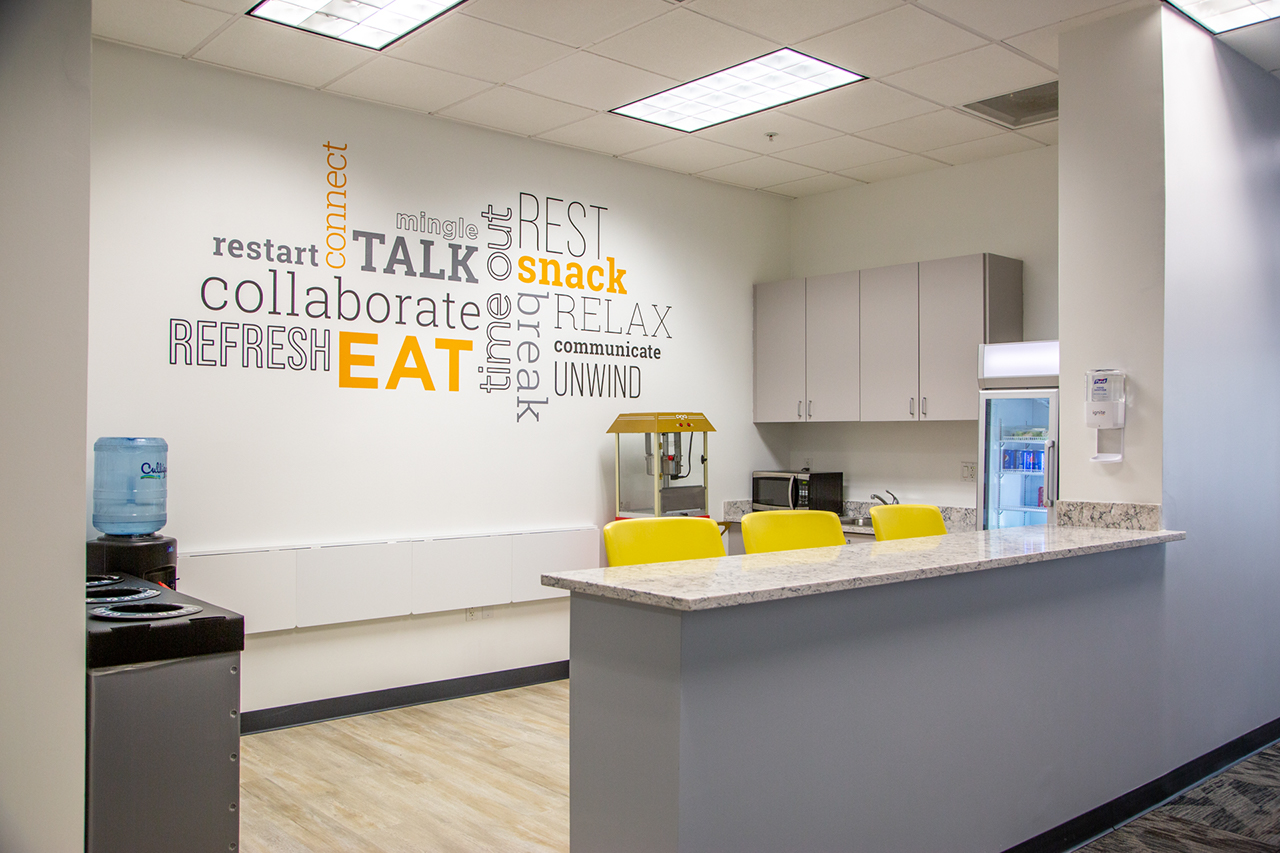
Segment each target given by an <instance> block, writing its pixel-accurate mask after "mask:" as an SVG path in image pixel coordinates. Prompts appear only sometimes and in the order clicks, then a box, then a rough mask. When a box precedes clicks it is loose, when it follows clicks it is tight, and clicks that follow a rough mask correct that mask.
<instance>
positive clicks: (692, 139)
mask: <svg viewBox="0 0 1280 853" xmlns="http://www.w3.org/2000/svg"><path fill="white" fill-rule="evenodd" d="M753 156H754V155H753V154H752V153H751V152H749V151H742V150H740V149H737V148H730V147H729V146H728V145H721V144H720V143H719V142H712V141H711V140H709V139H700V138H699V137H697V136H687V135H686V136H685V137H683V138H682V139H673V140H672V141H670V142H663V143H661V144H659V145H654V146H653V147H651V148H644V149H642V150H640V151H633V152H632V153H630V154H627V155H626V158H627V159H628V160H635V161H637V162H640V163H648V164H649V165H651V166H658V167H660V168H663V169H670V170H672V171H674V172H685V173H687V174H694V173H695V172H705V171H706V170H707V169H714V168H715V167H716V166H727V165H729V164H730V163H737V162H740V161H742V160H747V159H749V158H751V157H753Z"/></svg>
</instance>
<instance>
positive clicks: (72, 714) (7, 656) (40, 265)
mask: <svg viewBox="0 0 1280 853" xmlns="http://www.w3.org/2000/svg"><path fill="white" fill-rule="evenodd" d="M0 116H3V118H2V119H0V151H3V152H4V156H3V157H2V158H0V185H2V186H3V187H4V202H3V204H0V282H3V285H2V287H3V293H4V310H3V311H2V312H0V364H3V365H4V369H3V370H0V401H3V402H2V403H0V483H3V484H4V488H3V495H0V536H2V537H3V539H4V542H5V553H4V558H3V559H2V560H0V578H3V582H4V584H5V586H6V587H7V588H9V589H10V590H25V591H26V593H27V594H25V595H22V594H15V595H13V597H12V598H11V606H10V607H9V609H8V612H7V613H6V614H5V618H4V619H3V620H0V649H3V650H4V654H3V655H0V732H3V734H2V735H0V850H4V851H6V853H37V851H42V853H66V851H68V850H79V849H81V848H82V847H83V845H84V701H85V694H84V637H85V635H84V622H83V621H82V620H83V619H84V615H83V609H82V608H83V601H84V544H83V540H82V539H81V534H82V533H83V526H82V521H81V519H82V518H83V512H84V510H83V495H84V449H83V448H84V417H85V327H86V322H87V321H86V316H87V310H88V309H87V305H88V272H89V258H88V240H89V234H88V230H89V2H88V0H17V2H10V3H5V4H3V5H0Z"/></svg>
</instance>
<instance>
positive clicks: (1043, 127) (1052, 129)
mask: <svg viewBox="0 0 1280 853" xmlns="http://www.w3.org/2000/svg"><path fill="white" fill-rule="evenodd" d="M1018 133H1021V134H1022V135H1023V136H1029V137H1031V138H1032V139H1034V140H1035V141H1036V142H1043V143H1044V144H1045V145H1057V144H1058V123H1057V122H1056V121H1046V122H1045V123H1044V124H1033V125H1032V126H1031V127H1021V128H1018Z"/></svg>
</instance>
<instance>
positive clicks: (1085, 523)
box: [1058, 499, 1161, 530]
mask: <svg viewBox="0 0 1280 853" xmlns="http://www.w3.org/2000/svg"><path fill="white" fill-rule="evenodd" d="M1160 510H1161V506H1160V504H1131V503H1109V502H1106V501H1064V500H1061V499H1059V500H1058V526H1059V527H1104V528H1109V529H1112V530H1159V529H1160V523H1161V511H1160Z"/></svg>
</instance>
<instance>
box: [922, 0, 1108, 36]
mask: <svg viewBox="0 0 1280 853" xmlns="http://www.w3.org/2000/svg"><path fill="white" fill-rule="evenodd" d="M1121 2H1124V0H919V3H920V5H921V6H924V7H925V8H927V9H932V10H933V11H935V12H938V13H939V14H942V15H944V16H946V17H948V18H950V19H951V20H953V21H956V22H957V23H960V24H963V25H964V26H966V27H972V28H973V29H975V30H977V31H978V32H980V33H984V34H985V35H987V36H990V37H991V38H993V39H997V40H999V39H1006V38H1008V37H1009V36H1012V35H1017V34H1018V33H1025V32H1030V31H1031V30H1035V29H1039V28H1040V27H1045V26H1048V25H1050V24H1056V23H1058V22H1059V21H1065V20H1066V19H1067V18H1075V17H1078V16H1080V15H1087V14H1089V13H1090V12H1096V11H1098V10H1100V9H1106V8H1108V7H1110V6H1118V5H1120V3H1121Z"/></svg>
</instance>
